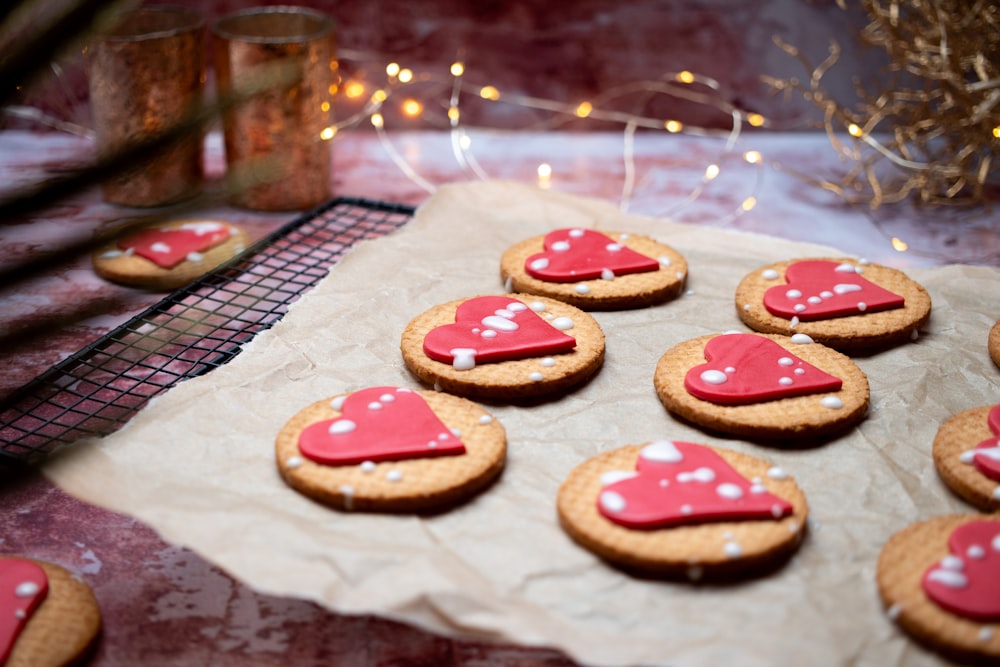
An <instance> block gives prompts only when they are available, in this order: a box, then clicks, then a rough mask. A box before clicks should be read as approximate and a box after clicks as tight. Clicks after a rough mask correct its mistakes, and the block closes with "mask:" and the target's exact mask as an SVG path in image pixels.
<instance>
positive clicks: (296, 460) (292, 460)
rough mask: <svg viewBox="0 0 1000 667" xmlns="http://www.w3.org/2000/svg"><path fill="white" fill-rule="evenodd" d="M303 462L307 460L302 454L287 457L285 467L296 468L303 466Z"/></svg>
mask: <svg viewBox="0 0 1000 667" xmlns="http://www.w3.org/2000/svg"><path fill="white" fill-rule="evenodd" d="M303 463H305V462H304V461H303V460H302V457H301V456H289V457H288V458H287V459H285V467H286V468H291V469H293V470H294V469H295V468H299V467H301V466H302V464H303Z"/></svg>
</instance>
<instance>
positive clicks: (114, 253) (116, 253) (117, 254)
mask: <svg viewBox="0 0 1000 667" xmlns="http://www.w3.org/2000/svg"><path fill="white" fill-rule="evenodd" d="M123 254H124V253H123V252H122V251H121V250H108V251H107V252H104V253H101V259H114V258H115V257H121V256H122V255H123Z"/></svg>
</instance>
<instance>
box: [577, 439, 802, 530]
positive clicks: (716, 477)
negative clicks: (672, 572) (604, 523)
mask: <svg viewBox="0 0 1000 667" xmlns="http://www.w3.org/2000/svg"><path fill="white" fill-rule="evenodd" d="M635 468H636V471H635V472H631V471H612V472H610V473H605V474H604V475H603V476H602V478H601V481H602V483H603V484H604V488H603V489H602V490H601V492H600V494H599V495H598V498H597V509H598V511H599V512H600V513H601V514H602V515H604V516H605V517H607V518H608V519H609V520H610V521H613V522H614V523H617V524H619V525H622V526H625V527H626V528H635V529H651V528H662V527H665V526H674V525H681V524H689V523H705V522H710V521H739V520H760V519H780V518H782V517H785V516H788V515H789V514H791V513H792V511H793V508H792V505H791V503H789V502H788V501H787V500H784V499H783V498H779V497H778V496H776V495H774V494H772V493H770V492H769V491H768V490H767V489H766V488H765V487H764V485H763V484H761V482H760V480H753V481H751V480H748V479H747V478H746V477H744V476H743V475H741V474H740V473H738V472H736V470H735V469H734V468H733V467H732V466H730V465H729V464H728V463H726V461H725V460H724V459H723V458H722V457H721V456H719V455H718V454H717V453H716V452H715V451H713V450H712V449H710V448H708V447H705V446H703V445H697V444H694V443H691V442H678V441H669V440H660V441H657V442H654V443H652V444H650V445H647V446H645V447H643V448H642V450H641V451H640V452H639V456H638V459H637V460H636V467H635Z"/></svg>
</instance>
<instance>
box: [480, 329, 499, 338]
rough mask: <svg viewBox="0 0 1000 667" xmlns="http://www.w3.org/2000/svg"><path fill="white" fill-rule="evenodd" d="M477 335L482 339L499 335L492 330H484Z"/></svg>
mask: <svg viewBox="0 0 1000 667" xmlns="http://www.w3.org/2000/svg"><path fill="white" fill-rule="evenodd" d="M479 335H480V336H482V337H483V338H496V337H497V336H498V335H499V334H498V333H497V332H496V331H494V330H493V329H486V330H485V331H483V332H482V333H481V334H479Z"/></svg>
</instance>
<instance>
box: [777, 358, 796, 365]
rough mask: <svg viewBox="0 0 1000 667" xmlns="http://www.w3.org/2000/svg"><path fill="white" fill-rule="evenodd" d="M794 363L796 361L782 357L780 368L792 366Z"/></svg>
mask: <svg viewBox="0 0 1000 667" xmlns="http://www.w3.org/2000/svg"><path fill="white" fill-rule="evenodd" d="M794 363H795V361H794V360H792V358H791V357H781V358H780V359H778V365H779V366H791V365H792V364H794Z"/></svg>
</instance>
